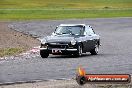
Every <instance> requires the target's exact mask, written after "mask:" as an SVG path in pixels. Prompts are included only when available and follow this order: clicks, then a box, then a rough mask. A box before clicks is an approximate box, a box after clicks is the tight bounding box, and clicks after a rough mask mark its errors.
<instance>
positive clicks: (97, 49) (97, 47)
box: [95, 45, 99, 53]
mask: <svg viewBox="0 0 132 88" xmlns="http://www.w3.org/2000/svg"><path fill="white" fill-rule="evenodd" d="M95 52H96V53H98V52H99V46H98V45H96V47H95Z"/></svg>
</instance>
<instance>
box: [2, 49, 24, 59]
mask: <svg viewBox="0 0 132 88" xmlns="http://www.w3.org/2000/svg"><path fill="white" fill-rule="evenodd" d="M22 51H23V48H6V49H0V57H3V56H9V55H16V54H18V53H21V52H22Z"/></svg>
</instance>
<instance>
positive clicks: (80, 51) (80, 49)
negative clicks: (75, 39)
mask: <svg viewBox="0 0 132 88" xmlns="http://www.w3.org/2000/svg"><path fill="white" fill-rule="evenodd" d="M81 55H82V47H81V46H79V56H81Z"/></svg>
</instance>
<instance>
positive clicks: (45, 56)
mask: <svg viewBox="0 0 132 88" xmlns="http://www.w3.org/2000/svg"><path fill="white" fill-rule="evenodd" d="M40 56H41V57H42V58H47V57H48V56H49V53H48V51H47V52H46V51H43V50H40Z"/></svg>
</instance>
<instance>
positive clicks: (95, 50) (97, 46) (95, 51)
mask: <svg viewBox="0 0 132 88" xmlns="http://www.w3.org/2000/svg"><path fill="white" fill-rule="evenodd" d="M98 52H99V45H98V44H96V45H95V48H94V49H93V50H91V51H90V53H91V55H97V54H98Z"/></svg>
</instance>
